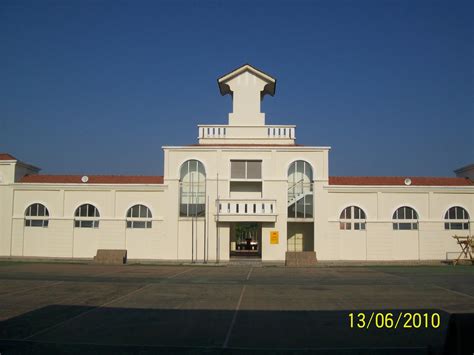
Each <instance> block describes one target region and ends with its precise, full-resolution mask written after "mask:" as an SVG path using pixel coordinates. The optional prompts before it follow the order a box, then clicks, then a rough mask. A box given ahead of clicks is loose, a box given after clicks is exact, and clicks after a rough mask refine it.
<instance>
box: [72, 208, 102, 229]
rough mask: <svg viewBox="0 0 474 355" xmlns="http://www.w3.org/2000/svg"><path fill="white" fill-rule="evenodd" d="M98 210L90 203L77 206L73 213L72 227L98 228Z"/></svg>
mask: <svg viewBox="0 0 474 355" xmlns="http://www.w3.org/2000/svg"><path fill="white" fill-rule="evenodd" d="M99 217H100V214H99V210H98V209H97V208H96V207H95V206H93V205H91V204H88V203H86V204H84V205H81V206H79V207H78V208H77V209H76V212H75V213H74V227H76V228H99Z"/></svg>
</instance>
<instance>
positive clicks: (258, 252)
mask: <svg viewBox="0 0 474 355" xmlns="http://www.w3.org/2000/svg"><path fill="white" fill-rule="evenodd" d="M229 239H230V257H231V258H255V259H260V258H261V257H262V226H261V224H260V223H257V222H234V223H231V226H230V238H229Z"/></svg>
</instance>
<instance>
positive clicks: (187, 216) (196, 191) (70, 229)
mask: <svg viewBox="0 0 474 355" xmlns="http://www.w3.org/2000/svg"><path fill="white" fill-rule="evenodd" d="M218 84H219V89H220V92H221V94H222V95H227V94H229V95H231V96H232V101H233V109H232V112H231V113H230V114H229V118H228V124H227V125H215V124H204V125H199V126H198V144H192V145H188V146H178V147H177V146H164V147H163V150H164V176H71V175H43V174H39V169H38V168H36V167H34V166H31V165H28V164H25V163H23V162H21V161H19V160H17V159H15V158H14V157H13V156H11V155H9V154H0V202H1V203H0V256H6V257H55V258H86V259H88V258H92V257H93V256H94V255H95V254H96V252H97V250H98V249H126V250H127V252H128V258H129V259H141V260H163V261H164V260H166V261H196V262H226V261H229V260H230V259H231V258H233V257H240V258H241V257H252V258H259V259H261V260H262V261H273V262H274V261H284V260H285V255H286V252H287V251H293V252H300V251H314V252H316V254H317V257H318V259H319V260H428V259H445V258H446V256H447V253H450V252H458V249H459V246H458V245H457V244H456V241H455V240H454V239H453V238H452V236H453V235H455V234H457V235H468V234H469V235H470V234H471V230H470V228H471V225H472V215H473V214H474V184H473V182H472V180H471V179H470V178H469V176H471V175H469V174H471V173H472V171H471V172H470V170H469V169H472V165H471V166H467V167H465V168H463V169H464V170H462V174H464V175H463V176H465V177H451V178H429V177H332V176H329V169H328V166H329V151H330V147H314V146H302V145H298V144H296V127H295V126H294V125H266V123H265V114H264V113H262V112H261V110H260V104H261V101H262V100H263V98H264V96H265V95H272V96H273V95H274V94H275V85H276V81H275V79H274V78H272V77H271V76H269V75H267V74H265V73H264V72H262V71H260V70H257V69H255V68H254V67H252V66H250V65H244V66H242V67H240V68H238V69H236V70H234V71H232V72H231V73H229V74H227V75H225V76H223V77H221V78H220V79H219V80H218ZM469 167H471V168H469ZM466 169H467V170H466Z"/></svg>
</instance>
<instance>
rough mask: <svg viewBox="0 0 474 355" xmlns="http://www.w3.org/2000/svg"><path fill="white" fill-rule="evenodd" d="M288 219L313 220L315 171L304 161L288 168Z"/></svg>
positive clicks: (297, 161)
mask: <svg viewBox="0 0 474 355" xmlns="http://www.w3.org/2000/svg"><path fill="white" fill-rule="evenodd" d="M288 218H313V169H312V168H311V165H309V163H308V162H305V161H303V160H296V161H294V162H293V163H291V165H290V167H289V168H288Z"/></svg>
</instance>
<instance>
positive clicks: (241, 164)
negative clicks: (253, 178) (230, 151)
mask: <svg viewBox="0 0 474 355" xmlns="http://www.w3.org/2000/svg"><path fill="white" fill-rule="evenodd" d="M230 177H231V178H232V179H245V161H231V162H230Z"/></svg>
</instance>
